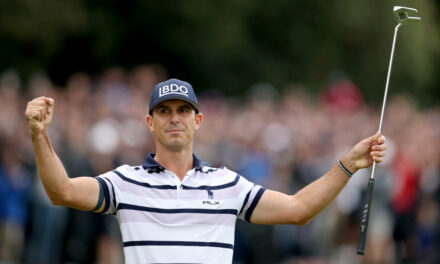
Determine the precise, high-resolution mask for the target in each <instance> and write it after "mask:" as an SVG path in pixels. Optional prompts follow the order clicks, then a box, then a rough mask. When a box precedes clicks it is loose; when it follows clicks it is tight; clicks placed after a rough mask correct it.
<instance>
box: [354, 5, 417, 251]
mask: <svg viewBox="0 0 440 264" xmlns="http://www.w3.org/2000/svg"><path fill="white" fill-rule="evenodd" d="M393 12H394V16H395V17H396V19H397V22H398V24H397V26H396V27H395V28H394V38H393V45H392V47H391V57H390V62H389V66H388V74H387V80H386V83H385V94H384V96H383V103H382V112H381V113H380V122H379V130H378V131H379V133H381V131H382V122H383V115H384V112H385V105H386V102H387V95H388V85H389V83H390V75H391V68H392V66H393V57H394V47H395V45H396V38H397V32H398V31H399V27H400V26H402V25H405V24H407V23H410V22H414V21H420V20H421V18H420V17H414V16H409V15H408V12H414V13H417V9H415V8H410V7H403V6H395V7H394V8H393ZM375 170H376V162H375V161H374V162H373V168H372V170H371V177H370V179H369V180H368V186H367V193H366V195H365V201H364V204H363V207H361V208H362V217H361V230H360V235H359V241H358V247H357V254H359V255H364V254H365V242H366V239H367V230H368V221H369V218H370V209H371V198H372V196H373V189H374V171H375Z"/></svg>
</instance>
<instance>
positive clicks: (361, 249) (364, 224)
mask: <svg viewBox="0 0 440 264" xmlns="http://www.w3.org/2000/svg"><path fill="white" fill-rule="evenodd" d="M373 189H374V178H373V179H371V178H370V180H369V181H368V187H367V195H366V196H365V203H364V206H363V207H362V218H361V230H360V231H361V232H360V234H359V241H358V248H357V253H358V255H364V254H365V241H366V240H367V230H368V220H369V218H370V210H371V198H372V197H373Z"/></svg>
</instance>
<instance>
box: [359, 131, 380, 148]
mask: <svg viewBox="0 0 440 264" xmlns="http://www.w3.org/2000/svg"><path fill="white" fill-rule="evenodd" d="M379 137H380V132H377V133H376V134H374V135H372V136H370V137H368V138H366V139H364V140H363V142H365V143H366V144H370V145H374V143H375V142H377V141H378V139H379Z"/></svg>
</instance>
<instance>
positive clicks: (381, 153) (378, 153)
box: [370, 151, 385, 157]
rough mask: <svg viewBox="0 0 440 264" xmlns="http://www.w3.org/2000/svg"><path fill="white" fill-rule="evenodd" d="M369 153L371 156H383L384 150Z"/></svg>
mask: <svg viewBox="0 0 440 264" xmlns="http://www.w3.org/2000/svg"><path fill="white" fill-rule="evenodd" d="M370 155H371V156H372V157H385V151H371V152H370Z"/></svg>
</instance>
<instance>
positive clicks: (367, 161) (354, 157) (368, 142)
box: [341, 132, 387, 173]
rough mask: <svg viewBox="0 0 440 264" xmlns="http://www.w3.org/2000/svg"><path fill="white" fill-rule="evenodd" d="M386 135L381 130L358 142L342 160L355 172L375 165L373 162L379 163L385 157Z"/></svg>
mask: <svg viewBox="0 0 440 264" xmlns="http://www.w3.org/2000/svg"><path fill="white" fill-rule="evenodd" d="M386 149H387V145H386V144H385V137H384V136H382V135H381V134H380V133H379V132H377V133H376V134H375V135H373V136H371V137H368V138H366V139H364V140H362V141H361V142H359V143H357V144H356V145H355V146H354V147H353V148H352V149H351V151H350V152H349V153H348V154H347V155H345V156H344V157H343V158H342V159H341V162H342V163H343V164H344V165H345V166H346V167H347V169H348V170H350V171H351V172H352V173H355V172H356V171H357V170H359V169H363V168H367V167H370V166H371V165H373V162H374V161H375V162H376V163H379V162H381V161H382V160H383V158H384V157H385V150H386Z"/></svg>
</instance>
